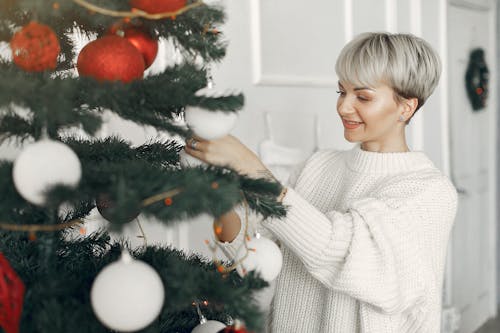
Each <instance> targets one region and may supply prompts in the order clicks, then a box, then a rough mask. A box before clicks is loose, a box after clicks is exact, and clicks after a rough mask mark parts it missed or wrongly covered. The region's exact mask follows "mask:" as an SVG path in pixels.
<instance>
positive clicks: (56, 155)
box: [12, 139, 82, 206]
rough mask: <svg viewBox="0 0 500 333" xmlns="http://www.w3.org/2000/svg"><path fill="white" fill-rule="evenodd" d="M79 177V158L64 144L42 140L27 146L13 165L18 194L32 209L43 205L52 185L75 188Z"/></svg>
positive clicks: (80, 169)
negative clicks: (34, 206)
mask: <svg viewBox="0 0 500 333" xmlns="http://www.w3.org/2000/svg"><path fill="white" fill-rule="evenodd" d="M81 176H82V167H81V165H80V160H79V159H78V156H77V155H76V154H75V152H73V150H71V148H69V147H68V146H67V145H65V144H64V143H61V142H59V141H53V140H48V139H43V140H40V141H37V142H35V143H33V144H31V145H29V146H27V147H26V148H25V149H24V150H23V151H22V152H21V154H19V156H18V157H17V159H16V160H15V161H14V167H13V170H12V178H13V180H14V185H15V187H16V189H17V191H18V192H19V194H20V195H21V196H22V197H23V198H24V199H26V200H27V201H29V202H31V203H33V204H35V205H39V206H41V205H43V204H44V203H45V195H44V194H45V191H47V190H48V189H49V188H50V187H51V186H54V185H66V186H70V187H75V186H76V185H78V182H79V181H80V178H81Z"/></svg>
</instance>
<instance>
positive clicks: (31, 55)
mask: <svg viewBox="0 0 500 333" xmlns="http://www.w3.org/2000/svg"><path fill="white" fill-rule="evenodd" d="M10 48H11V50H12V58H13V60H14V63H15V64H16V65H17V66H19V67H21V68H22V69H24V70H25V71H28V72H41V71H44V70H47V69H54V68H56V64H57V56H58V55H59V52H60V51H61V47H60V45H59V40H58V39H57V36H56V34H55V33H54V31H53V30H52V29H51V28H50V27H48V26H46V25H44V24H39V23H37V22H34V21H32V22H30V23H29V24H28V25H26V26H24V27H23V28H22V29H21V30H20V31H18V32H16V33H15V34H14V36H13V37H12V39H11V41H10Z"/></svg>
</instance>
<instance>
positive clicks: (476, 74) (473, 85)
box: [465, 48, 490, 111]
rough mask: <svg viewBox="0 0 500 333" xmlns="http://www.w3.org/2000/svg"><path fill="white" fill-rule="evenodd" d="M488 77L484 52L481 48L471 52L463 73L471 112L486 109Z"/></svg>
mask: <svg viewBox="0 0 500 333" xmlns="http://www.w3.org/2000/svg"><path fill="white" fill-rule="evenodd" d="M489 76H490V75H489V71H488V66H487V65H486V60H485V59H484V50H483V49H481V48H477V49H474V50H472V51H471V53H470V56H469V64H468V65H467V71H466V72H465V88H466V89H467V96H468V97H469V101H470V102H471V105H472V110H473V111H480V110H482V109H484V108H485V107H486V101H487V99H488V80H489Z"/></svg>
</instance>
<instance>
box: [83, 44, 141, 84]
mask: <svg viewBox="0 0 500 333" xmlns="http://www.w3.org/2000/svg"><path fill="white" fill-rule="evenodd" d="M76 68H77V69H78V73H79V74H80V75H81V76H88V77H92V78H94V79H96V80H98V81H122V82H124V83H127V82H130V81H132V80H138V79H141V78H142V77H143V75H144V69H145V65H144V57H143V56H142V54H141V53H140V52H139V51H138V50H137V48H136V47H135V46H133V45H132V44H131V43H130V42H129V41H128V40H126V39H125V38H122V37H119V36H104V37H101V38H98V39H96V40H95V41H93V42H90V43H88V44H87V45H85V47H84V48H83V49H82V50H81V51H80V54H79V55H78V60H77V64H76Z"/></svg>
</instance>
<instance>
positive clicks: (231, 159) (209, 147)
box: [184, 135, 272, 177]
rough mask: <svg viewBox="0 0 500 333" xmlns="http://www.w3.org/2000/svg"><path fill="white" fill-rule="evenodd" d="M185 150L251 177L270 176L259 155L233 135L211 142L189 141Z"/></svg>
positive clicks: (201, 158) (207, 161)
mask: <svg viewBox="0 0 500 333" xmlns="http://www.w3.org/2000/svg"><path fill="white" fill-rule="evenodd" d="M184 149H185V151H186V153H188V154H189V155H191V156H194V157H196V158H198V159H200V160H202V161H204V162H206V163H209V164H212V165H217V166H224V167H229V168H231V169H234V170H236V171H237V172H239V173H240V174H244V175H247V176H250V177H264V176H265V174H264V173H265V172H267V173H269V174H270V172H269V171H268V170H267V169H266V167H265V166H264V164H263V163H262V162H261V161H260V159H259V158H258V157H257V155H255V154H254V153H253V152H252V151H251V150H250V149H248V148H247V147H246V146H245V145H244V144H242V143H241V142H240V141H239V140H238V139H236V138H235V137H234V136H232V135H226V136H224V137H222V138H220V139H216V140H210V141H208V140H203V139H200V138H192V139H188V140H187V141H186V147H185V148H184ZM271 176H272V175H271ZM268 177H269V176H268Z"/></svg>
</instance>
